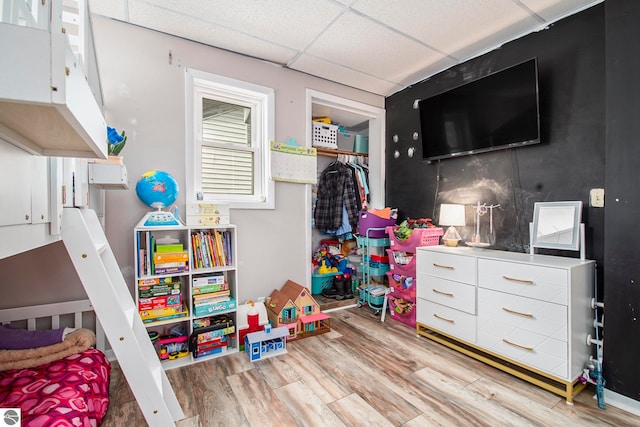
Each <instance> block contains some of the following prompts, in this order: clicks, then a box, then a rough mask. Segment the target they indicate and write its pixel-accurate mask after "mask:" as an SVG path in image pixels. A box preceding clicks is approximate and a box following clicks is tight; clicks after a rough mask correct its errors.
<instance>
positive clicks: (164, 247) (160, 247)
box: [156, 243, 184, 254]
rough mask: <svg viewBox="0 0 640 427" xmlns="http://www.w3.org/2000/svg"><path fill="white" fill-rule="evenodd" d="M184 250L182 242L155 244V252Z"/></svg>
mask: <svg viewBox="0 0 640 427" xmlns="http://www.w3.org/2000/svg"><path fill="white" fill-rule="evenodd" d="M171 252H184V245H183V244H182V243H174V244H156V253H159V254H160V253H171Z"/></svg>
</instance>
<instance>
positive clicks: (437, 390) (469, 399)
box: [102, 307, 640, 427]
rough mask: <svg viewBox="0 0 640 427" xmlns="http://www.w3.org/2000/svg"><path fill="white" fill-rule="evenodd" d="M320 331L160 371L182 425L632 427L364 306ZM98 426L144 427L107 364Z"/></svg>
mask: <svg viewBox="0 0 640 427" xmlns="http://www.w3.org/2000/svg"><path fill="white" fill-rule="evenodd" d="M330 315H331V325H332V330H331V332H329V333H326V334H322V335H318V336H314V337H309V338H305V339H302V340H296V341H291V342H289V343H288V344H287V349H288V353H287V354H284V355H281V356H277V357H275V358H271V359H266V360H262V361H259V362H256V363H251V362H250V361H249V359H248V357H247V356H246V354H244V353H235V354H229V355H226V356H224V357H220V358H214V359H210V360H205V361H202V362H200V363H196V364H193V365H190V366H187V367H184V368H179V369H175V370H170V371H168V372H167V376H168V378H169V381H170V382H171V384H172V385H173V387H174V390H175V392H176V396H177V397H178V401H179V402H180V404H181V406H182V408H183V411H184V413H185V416H186V419H185V420H184V421H181V422H180V423H178V424H177V425H178V426H179V427H196V426H198V427H209V426H223V425H224V426H233V427H236V426H251V427H253V426H257V427H271V426H278V427H279V426H287V427H288V426H342V425H346V426H367V427H369V426H402V427H418V426H419V427H423V426H446V427H449V426H456V427H457V426H491V427H501V426H518V427H520V426H533V425H535V426H552V427H554V426H574V425H575V426H578V425H580V426H616V427H618V426H623V427H626V426H637V425H640V417H637V416H635V415H633V414H629V413H627V412H625V411H623V410H620V409H618V408H614V407H610V406H608V407H607V409H606V410H601V409H599V408H598V406H597V403H596V401H595V399H593V398H592V395H593V387H592V386H589V387H588V388H587V390H585V391H583V392H582V393H581V394H580V395H578V396H577V397H576V398H575V399H574V400H575V404H574V405H573V406H571V405H567V404H566V403H565V401H564V399H563V398H562V397H560V396H558V395H556V394H553V393H551V392H548V391H546V390H543V389H541V388H539V387H536V386H534V385H532V384H529V383H527V382H525V381H523V380H521V379H519V378H516V377H514V376H512V375H509V374H507V373H505V372H502V371H500V370H498V369H495V368H493V367H491V366H489V365H486V364H484V363H482V362H480V361H478V360H475V359H473V358H470V357H468V356H465V355H464V354H461V353H458V352H456V351H454V350H452V349H450V348H448V347H446V346H443V345H441V344H439V343H437V342H435V341H432V340H428V339H426V338H424V337H418V336H417V335H416V332H415V330H413V329H412V328H408V327H407V326H406V325H403V324H401V323H399V322H396V321H394V320H392V319H389V317H388V316H387V320H386V321H385V322H384V323H382V322H380V316H379V315H375V314H374V313H373V310H371V309H369V308H368V307H362V308H349V309H346V310H340V311H334V312H331V313H330ZM110 392H111V403H110V405H109V410H108V412H107V415H106V417H105V420H104V422H103V424H102V425H103V427H111V426H144V425H145V421H144V418H143V416H142V414H141V412H140V410H139V408H138V406H137V404H136V402H135V399H134V397H133V394H132V393H131V391H130V389H129V387H128V385H127V383H126V381H125V378H124V376H123V375H122V372H121V371H120V369H119V367H118V365H117V363H116V364H114V370H113V374H112V376H111V388H110Z"/></svg>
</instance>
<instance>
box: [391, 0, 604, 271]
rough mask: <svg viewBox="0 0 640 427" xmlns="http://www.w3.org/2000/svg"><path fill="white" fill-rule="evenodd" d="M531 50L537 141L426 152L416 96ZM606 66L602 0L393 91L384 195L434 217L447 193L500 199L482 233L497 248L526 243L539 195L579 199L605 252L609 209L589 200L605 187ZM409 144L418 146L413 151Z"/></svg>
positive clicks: (466, 199) (593, 238)
mask: <svg viewBox="0 0 640 427" xmlns="http://www.w3.org/2000/svg"><path fill="white" fill-rule="evenodd" d="M532 57H537V59H538V75H539V78H538V80H539V102H540V132H541V138H540V143H539V144H536V145H531V146H527V147H519V148H512V149H507V150H501V151H495V152H491V153H482V154H474V155H470V156H463V157H457V158H450V159H444V160H440V161H434V162H432V163H428V162H426V161H423V160H422V147H421V143H422V142H421V137H420V118H419V111H418V110H417V109H415V108H414V101H415V100H419V99H422V98H426V97H429V96H431V95H435V94H437V93H440V92H442V91H444V90H447V89H450V88H453V87H456V86H459V85H461V84H463V83H466V82H469V81H472V80H475V79H477V78H479V77H482V76H485V75H487V74H489V73H492V72H495V71H499V70H501V69H504V68H507V67H509V66H512V65H515V64H518V63H520V62H523V61H525V60H527V59H530V58H532ZM604 73H605V65H604V7H603V6H602V5H599V6H596V7H593V8H590V9H588V10H586V11H583V12H581V13H579V14H577V15H574V16H572V17H569V18H567V19H564V20H562V21H559V22H557V23H555V24H554V25H552V26H551V27H550V28H548V29H545V30H542V31H540V32H538V33H534V34H531V35H528V36H526V37H523V38H520V39H518V40H516V41H513V42H511V43H507V44H505V45H503V46H502V47H501V48H499V49H497V50H494V51H492V52H490V53H487V54H485V55H483V56H481V57H478V58H476V59H473V60H470V61H467V62H465V63H463V64H461V65H457V66H454V67H451V68H450V69H448V70H446V71H443V72H442V73H439V74H437V75H435V76H433V77H431V78H429V79H427V80H425V81H423V82H420V83H418V84H416V85H414V86H412V87H411V88H408V89H406V90H404V91H402V92H399V93H396V94H394V95H392V96H390V97H389V98H387V100H386V109H387V135H386V141H387V142H386V156H387V160H386V168H387V169H386V170H387V182H386V194H387V205H389V206H392V207H398V208H399V209H400V216H401V217H403V218H404V217H411V218H416V217H425V216H427V217H431V218H433V219H434V222H435V223H438V219H439V218H438V209H439V206H440V204H441V203H460V204H466V205H469V206H471V205H475V204H477V203H478V202H480V203H481V204H487V205H500V207H499V208H496V209H494V210H493V218H490V215H489V214H488V213H487V214H486V215H484V216H483V217H481V219H480V221H481V229H480V235H481V237H482V241H488V242H490V243H491V244H492V246H493V247H494V248H497V249H504V250H509V251H515V252H525V251H527V250H528V246H529V222H530V221H532V219H533V204H534V202H536V201H558V200H581V201H582V202H583V203H584V210H583V211H584V212H583V220H584V222H585V224H586V227H587V245H588V247H587V254H588V256H589V257H590V258H592V259H596V260H598V261H602V259H603V247H604V244H603V243H604V241H603V234H604V210H603V209H598V208H590V207H589V206H588V201H589V191H590V189H592V188H604V174H605V171H604V166H605V159H604V158H605V155H604V154H605V126H604V118H605V107H604V104H605V85H604ZM414 133H416V135H417V139H414ZM394 135H397V137H398V138H397V139H398V142H394ZM412 147H413V148H415V150H416V151H415V154H414V156H413V157H409V155H408V149H409V148H412ZM396 150H397V151H399V153H400V157H398V158H395V157H394V152H395V151H396ZM473 212H474V209H473V208H467V226H466V227H465V228H464V230H462V232H461V235H462V238H463V240H469V239H470V238H471V235H472V234H473V230H474V215H473ZM491 220H492V221H491ZM491 223H492V224H491ZM490 225H493V227H490ZM491 229H492V230H491ZM491 231H492V232H491ZM569 255H572V254H569Z"/></svg>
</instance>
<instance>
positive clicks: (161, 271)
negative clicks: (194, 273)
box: [155, 265, 189, 274]
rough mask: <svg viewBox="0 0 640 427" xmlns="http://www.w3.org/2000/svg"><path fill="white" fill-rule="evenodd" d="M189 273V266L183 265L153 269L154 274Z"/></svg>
mask: <svg viewBox="0 0 640 427" xmlns="http://www.w3.org/2000/svg"><path fill="white" fill-rule="evenodd" d="M188 271H189V266H188V265H184V266H181V267H166V268H164V267H163V268H157V267H156V269H155V274H175V273H186V272H188Z"/></svg>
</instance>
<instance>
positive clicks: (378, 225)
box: [358, 211, 396, 239]
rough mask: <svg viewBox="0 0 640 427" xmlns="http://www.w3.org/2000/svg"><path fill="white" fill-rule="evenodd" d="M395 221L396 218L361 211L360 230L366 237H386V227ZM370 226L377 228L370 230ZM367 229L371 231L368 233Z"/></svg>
mask: <svg viewBox="0 0 640 427" xmlns="http://www.w3.org/2000/svg"><path fill="white" fill-rule="evenodd" d="M395 223H396V220H395V219H394V218H382V217H379V216H378V215H376V214H373V213H371V212H367V211H360V219H359V222H358V232H359V233H360V235H362V236H364V237H373V238H376V239H380V238H385V237H387V232H386V228H387V227H390V226H392V225H394V224H395ZM370 228H375V229H376V230H369V229H370ZM378 229H379V230H378ZM367 231H369V232H368V233H367Z"/></svg>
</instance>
